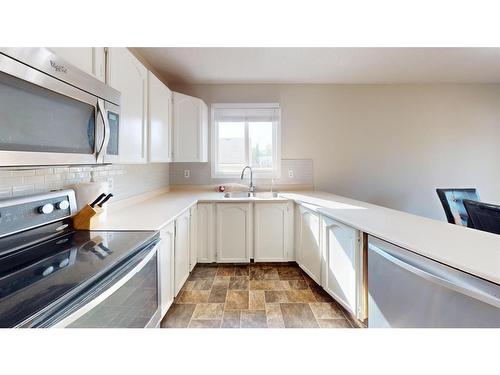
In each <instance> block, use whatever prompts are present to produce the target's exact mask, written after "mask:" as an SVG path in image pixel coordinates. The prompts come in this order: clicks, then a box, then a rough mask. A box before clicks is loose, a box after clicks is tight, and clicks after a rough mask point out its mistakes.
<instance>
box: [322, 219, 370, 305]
mask: <svg viewBox="0 0 500 375" xmlns="http://www.w3.org/2000/svg"><path fill="white" fill-rule="evenodd" d="M323 247H324V253H325V262H324V264H325V265H324V268H323V270H324V272H323V274H324V278H323V279H324V280H323V287H324V289H325V290H326V291H327V292H328V293H329V294H331V295H332V297H334V298H335V299H336V300H337V301H338V302H340V303H341V304H342V305H343V306H344V307H345V308H346V309H347V310H349V311H350V312H351V313H352V314H353V315H356V314H357V313H358V311H357V294H358V293H357V289H358V279H359V274H360V272H359V271H358V270H360V267H359V264H360V256H361V249H360V233H359V231H358V230H356V229H354V228H351V227H349V226H347V225H345V224H342V223H339V222H337V221H335V220H333V219H330V218H328V217H324V218H323Z"/></svg>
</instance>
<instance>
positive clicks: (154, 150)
mask: <svg viewBox="0 0 500 375" xmlns="http://www.w3.org/2000/svg"><path fill="white" fill-rule="evenodd" d="M148 90H149V95H148V105H149V109H148V118H149V121H148V129H149V137H148V139H149V161H150V162H169V161H171V155H172V147H171V142H172V136H171V133H172V132H171V129H172V91H170V89H169V88H168V87H167V86H165V85H164V84H163V82H162V81H160V80H159V79H158V78H157V77H156V76H155V75H154V74H153V73H151V72H148Z"/></svg>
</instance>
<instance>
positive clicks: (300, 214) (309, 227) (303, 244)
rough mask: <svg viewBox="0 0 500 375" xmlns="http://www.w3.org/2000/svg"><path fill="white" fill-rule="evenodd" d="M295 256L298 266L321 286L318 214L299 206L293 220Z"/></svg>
mask: <svg viewBox="0 0 500 375" xmlns="http://www.w3.org/2000/svg"><path fill="white" fill-rule="evenodd" d="M295 230H296V233H297V235H296V239H297V243H296V247H295V256H296V261H297V263H298V264H299V266H300V267H301V268H302V269H303V270H304V271H305V272H306V273H307V274H308V275H309V276H310V277H311V278H312V279H313V280H314V281H316V282H317V283H318V284H321V264H322V259H321V248H320V220H319V214H318V213H316V212H314V211H313V210H311V209H309V208H306V207H305V206H304V205H301V204H299V205H298V206H297V210H296V218H295Z"/></svg>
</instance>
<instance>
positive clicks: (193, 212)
mask: <svg viewBox="0 0 500 375" xmlns="http://www.w3.org/2000/svg"><path fill="white" fill-rule="evenodd" d="M190 216H191V217H190V219H189V225H190V230H189V237H190V238H189V272H191V271H192V270H193V268H194V266H196V262H197V258H198V250H197V248H198V246H197V245H198V241H197V237H198V220H197V216H198V210H197V207H196V205H194V206H193V207H191V208H190Z"/></svg>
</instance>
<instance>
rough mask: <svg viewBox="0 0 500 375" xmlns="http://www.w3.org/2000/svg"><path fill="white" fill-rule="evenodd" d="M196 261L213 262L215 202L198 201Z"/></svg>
mask: <svg viewBox="0 0 500 375" xmlns="http://www.w3.org/2000/svg"><path fill="white" fill-rule="evenodd" d="M196 215H197V221H198V225H197V227H196V230H197V237H198V240H197V246H196V251H197V262H198V263H211V262H215V204H214V203H199V204H198V209H197V214H196Z"/></svg>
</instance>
